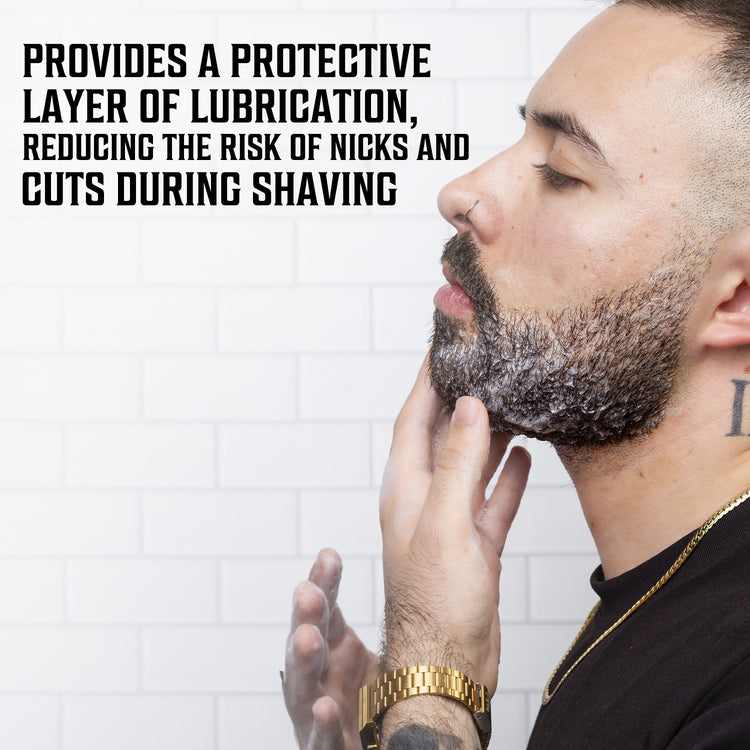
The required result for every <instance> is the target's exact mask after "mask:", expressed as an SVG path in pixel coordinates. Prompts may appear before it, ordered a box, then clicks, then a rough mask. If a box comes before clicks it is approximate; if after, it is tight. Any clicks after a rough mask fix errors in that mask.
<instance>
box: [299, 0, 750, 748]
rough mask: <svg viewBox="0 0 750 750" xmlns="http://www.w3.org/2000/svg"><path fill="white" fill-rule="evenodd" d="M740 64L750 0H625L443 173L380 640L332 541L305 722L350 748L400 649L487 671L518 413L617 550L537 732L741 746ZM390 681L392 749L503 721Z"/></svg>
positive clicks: (749, 276) (441, 741)
mask: <svg viewBox="0 0 750 750" xmlns="http://www.w3.org/2000/svg"><path fill="white" fill-rule="evenodd" d="M748 80H750V2H747V0H742V1H737V2H732V3H729V2H722V1H720V0H713V1H711V0H692V1H691V0H661V1H660V0H650V1H647V0H621V1H620V2H618V3H616V4H615V5H614V6H613V7H611V8H609V9H607V10H606V11H604V12H603V13H602V14H601V15H599V16H598V17H597V18H596V19H595V20H594V21H592V22H591V23H590V24H589V25H588V26H587V27H586V28H584V29H583V30H582V31H581V32H580V33H579V34H577V35H576V36H575V37H574V38H573V40H572V41H571V42H570V43H569V44H568V46H567V47H566V48H565V49H564V50H563V52H562V53H561V54H560V56H559V57H558V58H557V60H556V61H555V62H554V63H553V65H552V66H551V67H550V69H549V70H548V71H547V72H546V73H545V74H544V75H543V76H542V77H541V79H540V80H539V82H538V83H537V84H536V86H535V87H534V89H533V91H532V92H531V94H530V96H529V98H528V100H527V102H526V104H525V106H524V107H523V108H522V114H523V115H524V117H525V120H526V131H525V134H524V136H523V138H522V139H521V140H520V141H519V142H518V143H517V144H516V145H514V146H513V147H512V148H510V149H509V150H507V151H505V152H503V153H501V154H499V155H498V156H496V157H494V158H493V159H491V160H490V161H489V162H487V163H486V164H484V165H482V166H480V167H479V168H478V169H476V170H475V171H474V172H471V173H470V174H468V175H465V176H464V177H461V178H459V179H458V180H456V181H454V182H452V183H450V184H449V185H448V186H447V187H446V188H444V189H443V191H442V192H441V195H440V199H439V203H440V209H441V212H442V213H443V215H444V216H445V217H446V219H448V221H450V222H451V223H452V224H453V225H454V226H455V228H456V230H457V236H456V238H454V240H451V241H450V242H449V243H448V245H447V246H446V250H445V253H444V262H445V265H444V271H445V274H446V278H447V280H448V282H449V284H448V286H447V287H444V288H443V289H442V290H441V291H440V292H439V293H438V294H437V295H436V298H435V304H436V308H437V310H436V315H435V334H434V337H433V343H432V347H431V352H430V358H429V363H427V362H426V363H425V365H424V367H423V370H422V372H420V374H419V376H418V378H417V382H416V384H415V386H414V389H413V391H412V393H411V394H410V396H409V398H408V400H407V402H406V404H405V406H404V408H403V410H402V412H401V414H400V415H399V417H398V420H397V422H396V425H395V428H394V436H393V445H392V448H391V454H390V458H389V462H388V466H387V468H386V472H385V477H384V481H383V489H382V498H381V524H382V531H383V560H384V575H385V592H386V617H385V645H384V654H383V656H382V660H378V659H377V658H376V657H375V656H374V655H373V654H370V653H368V652H367V651H366V650H365V649H364V647H363V646H362V644H361V643H360V642H359V641H358V639H357V638H356V636H355V635H354V633H353V632H352V631H351V630H350V629H348V628H347V626H346V624H345V622H344V620H343V618H342V615H341V612H340V611H339V609H338V608H337V606H336V589H337V585H338V580H339V576H340V562H339V560H338V558H337V557H336V555H335V553H333V552H332V551H330V550H326V551H323V552H322V553H321V554H320V556H319V558H318V561H317V562H316V564H315V566H314V568H313V570H312V572H311V576H310V581H309V582H307V583H305V584H302V585H301V586H300V587H298V589H297V591H296V593H295V610H294V615H293V623H292V634H291V636H290V643H289V649H288V653H287V664H286V685H285V697H286V701H287V706H288V709H289V711H290V714H291V716H292V719H293V721H294V722H295V727H296V730H297V736H298V738H299V741H300V746H301V747H302V748H305V749H306V750H333V749H334V748H335V749H337V750H341V749H342V748H346V749H347V750H354V749H355V748H358V747H359V746H360V742H359V738H358V736H357V730H358V728H359V727H358V724H357V708H358V706H357V700H356V691H357V689H358V688H359V687H360V686H362V685H364V684H365V683H368V682H369V681H372V680H374V679H375V678H376V677H377V676H378V675H379V674H381V673H385V672H388V671H390V670H398V669H400V668H404V667H411V666H415V665H433V666H440V667H448V668H451V669H454V670H457V671H458V672H461V673H463V674H464V675H466V676H467V677H468V678H469V679H470V680H471V681H473V683H477V684H482V685H484V686H486V689H487V691H488V692H489V693H490V694H492V693H494V691H495V688H496V686H497V679H498V675H497V673H498V659H499V651H500V630H499V623H498V618H497V603H498V601H497V597H498V577H499V573H500V562H499V556H500V554H501V552H502V549H503V544H504V541H505V536H506V533H507V531H508V528H509V526H510V524H511V522H512V520H513V516H514V513H515V510H516V508H517V505H518V502H519V500H520V497H521V494H522V492H523V488H524V485H525V480H526V474H527V472H528V466H529V461H528V457H527V456H526V454H525V452H524V451H522V450H521V449H519V448H514V449H513V450H512V451H511V452H510V455H509V457H508V459H507V461H506V463H505V467H504V469H503V471H502V472H501V474H500V477H499V480H498V483H497V485H496V487H495V488H494V489H493V490H492V492H491V494H490V495H489V498H488V499H485V489H486V487H487V483H488V481H489V479H490V478H491V476H492V475H493V473H494V471H495V469H496V467H497V465H498V463H499V460H500V458H501V456H502V453H503V451H504V448H505V446H506V444H507V441H508V434H509V433H523V434H528V435H532V436H535V437H541V438H543V439H547V440H549V441H551V442H552V443H553V444H554V445H555V446H556V448H557V450H558V453H559V455H560V457H561V459H562V460H563V462H564V464H565V466H566V468H567V470H568V471H569V473H570V475H571V477H572V479H573V481H574V483H575V486H576V490H577V492H578V495H579V497H580V501H581V504H582V507H583V511H584V514H585V516H586V520H587V522H588V524H589V527H590V528H591V532H592V534H593V536H594V539H595V542H596V545H597V549H598V552H599V555H600V558H601V568H600V569H599V570H598V571H596V572H595V574H594V576H593V577H592V585H593V586H594V588H595V589H596V591H597V593H598V594H599V595H600V598H601V605H600V606H599V607H598V608H597V609H596V610H595V612H593V613H592V615H591V617H590V618H589V620H587V622H586V625H585V626H584V628H583V630H582V631H581V633H580V635H579V637H578V638H577V639H576V641H575V643H574V644H573V646H572V647H571V649H570V651H569V653H568V654H566V656H565V658H564V659H563V661H562V662H561V663H560V665H559V667H558V668H557V669H556V670H555V673H554V674H553V675H552V677H551V679H550V681H549V683H548V685H547V687H546V688H545V693H544V696H545V697H544V704H545V705H543V707H542V708H541V710H540V714H539V717H538V719H537V724H536V726H535V728H534V732H533V733H532V737H531V741H530V745H529V747H530V748H543V747H544V748H581V747H593V748H641V747H643V748H670V750H678V749H682V748H692V749H694V748H723V749H725V748H740V747H742V748H747V747H750V502H747V503H745V502H744V501H745V497H746V495H745V494H743V493H744V492H745V491H746V490H747V488H748V487H750V439H749V438H748V437H747V435H748V432H750V418H745V415H744V414H743V408H744V406H745V402H744V396H745V385H746V383H747V382H748V373H750V182H749V181H748V174H750V171H749V170H748V167H750V89H748V85H747V82H748ZM749 392H750V391H749ZM465 394H468V395H465ZM446 404H447V406H446ZM491 430H492V434H491ZM696 530H697V531H696ZM388 679H390V678H388ZM386 682H387V680H386ZM381 684H385V683H383V681H382V680H381ZM388 684H390V683H388ZM388 689H389V690H390V689H391V688H390V687H389V688H388ZM477 694H479V693H476V694H475V695H477ZM393 696H394V697H396V698H399V699H398V700H396V702H395V703H393V705H391V706H390V707H388V708H387V710H382V706H381V707H380V709H378V713H379V714H380V716H379V717H378V718H379V726H378V739H379V743H380V747H385V748H390V750H397V749H398V750H400V749H402V748H420V749H421V748H425V749H426V748H430V749H431V750H448V748H450V749H451V750H453V749H454V748H472V749H473V748H478V747H480V743H481V744H482V746H484V745H486V741H487V732H486V730H487V727H486V724H483V717H482V716H481V715H480V716H479V717H478V719H477V720H475V719H474V717H473V716H472V712H471V711H470V710H469V711H467V710H466V706H465V705H461V701H460V700H459V699H456V700H446V699H445V698H444V697H441V696H436V695H433V694H429V695H419V696H416V697H409V698H408V699H401V698H402V696H396V695H395V692H394V693H393ZM451 697H453V698H456V695H454V694H451ZM467 704H468V702H467ZM367 705H368V706H369V707H370V708H372V706H371V705H370V704H369V703H368V704H367ZM472 708H473V709H476V706H472ZM367 710H369V708H368V709H367ZM365 713H367V711H365ZM495 734H496V735H497V736H499V737H502V727H496V728H495ZM498 746H499V747H502V741H501V740H500V741H499V742H498Z"/></svg>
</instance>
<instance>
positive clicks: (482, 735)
mask: <svg viewBox="0 0 750 750" xmlns="http://www.w3.org/2000/svg"><path fill="white" fill-rule="evenodd" d="M415 695H442V696H443V697H445V698H452V699H453V700H456V701H458V702H459V703H463V705H464V706H466V707H467V708H468V709H469V711H471V713H472V716H473V717H474V723H475V724H476V727H477V732H478V733H479V741H480V743H481V745H482V750H487V746H488V745H489V744H490V736H491V735H492V719H491V715H490V696H489V695H488V693H487V688H486V687H485V686H484V685H480V684H479V683H477V682H474V681H473V680H471V679H470V678H469V677H467V676H466V675H465V674H463V673H462V672H458V671H457V670H455V669H450V668H449V667H435V666H418V667H402V668H401V669H394V670H393V671H392V672H386V673H385V674H382V675H380V677H378V678H377V680H375V681H374V682H370V683H368V684H367V685H364V686H363V687H361V688H360V689H359V736H360V739H361V741H362V748H363V750H379V748H380V743H379V741H378V732H377V726H376V721H377V719H378V718H379V717H380V716H381V715H382V714H383V712H384V711H385V710H386V709H387V708H389V707H390V706H392V705H393V704H394V703H397V702H398V701H400V700H404V699H405V698H411V697H413V696H415Z"/></svg>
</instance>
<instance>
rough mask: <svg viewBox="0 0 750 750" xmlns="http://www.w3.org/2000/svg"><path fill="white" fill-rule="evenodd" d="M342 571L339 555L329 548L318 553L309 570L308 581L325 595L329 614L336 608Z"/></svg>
mask: <svg viewBox="0 0 750 750" xmlns="http://www.w3.org/2000/svg"><path fill="white" fill-rule="evenodd" d="M342 569H343V564H342V562H341V558H340V557H339V553H338V552H336V550H335V549H331V548H330V547H326V548H325V549H322V550H320V552H318V556H317V558H316V559H315V562H314V563H313V566H312V568H311V569H310V577H309V578H308V580H309V581H310V582H311V583H314V584H315V585H316V586H317V587H318V588H319V589H320V590H321V591H322V592H323V594H324V595H325V597H326V600H327V602H328V611H329V612H332V611H333V609H334V607H335V606H336V599H337V597H338V594H339V584H340V583H341V571H342Z"/></svg>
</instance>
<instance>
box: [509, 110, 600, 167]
mask: <svg viewBox="0 0 750 750" xmlns="http://www.w3.org/2000/svg"><path fill="white" fill-rule="evenodd" d="M518 113H519V114H520V115H521V118H522V119H523V120H524V121H525V120H526V119H527V118H528V119H530V120H531V121H532V122H533V123H534V125H536V126H537V127H539V128H543V129H544V130H552V131H554V132H555V133H560V134H561V135H563V136H565V137H566V138H568V139H569V140H571V141H573V143H574V144H575V145H577V146H578V147H579V148H581V149H583V150H584V151H585V152H586V153H588V154H589V155H590V156H591V157H592V158H593V159H594V161H596V162H597V163H598V164H599V165H601V166H603V167H606V168H607V169H612V165H611V164H610V163H609V162H608V161H607V157H606V156H605V155H604V150H603V149H602V147H601V146H600V145H599V142H598V141H597V140H596V138H594V136H593V135H591V133H590V132H589V131H588V130H586V128H585V127H584V126H583V125H581V123H580V122H579V121H578V119H577V118H576V116H575V115H573V114H571V113H570V112H554V111H553V112H537V111H535V110H527V109H526V105H525V104H520V105H519V106H518Z"/></svg>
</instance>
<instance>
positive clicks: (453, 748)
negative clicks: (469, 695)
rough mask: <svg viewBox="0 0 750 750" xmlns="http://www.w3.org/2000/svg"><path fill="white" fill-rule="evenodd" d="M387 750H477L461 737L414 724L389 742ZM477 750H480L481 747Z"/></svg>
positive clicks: (403, 729)
mask: <svg viewBox="0 0 750 750" xmlns="http://www.w3.org/2000/svg"><path fill="white" fill-rule="evenodd" d="M387 750H475V749H474V748H469V747H467V746H466V745H464V743H463V742H462V741H461V739H460V738H459V737H456V736H455V735H453V734H445V733H443V732H438V731H437V730H436V729H434V728H433V727H426V726H423V725H421V724H412V725H411V726H408V727H401V729H399V730H398V731H397V732H395V733H394V734H393V736H392V737H391V739H390V741H389V742H388V748H387ZM476 750H480V748H479V747H477V748H476Z"/></svg>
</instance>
